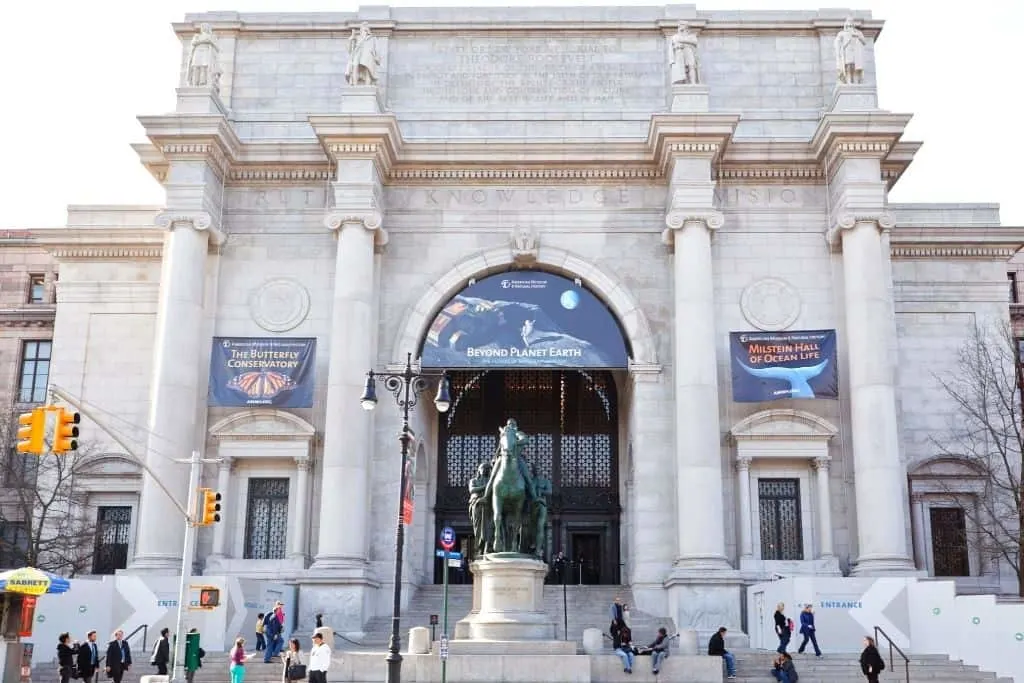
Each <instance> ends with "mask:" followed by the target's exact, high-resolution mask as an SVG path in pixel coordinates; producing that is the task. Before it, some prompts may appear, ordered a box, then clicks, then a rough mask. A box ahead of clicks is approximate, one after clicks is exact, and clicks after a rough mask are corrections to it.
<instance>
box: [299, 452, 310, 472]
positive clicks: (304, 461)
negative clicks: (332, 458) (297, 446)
mask: <svg viewBox="0 0 1024 683" xmlns="http://www.w3.org/2000/svg"><path fill="white" fill-rule="evenodd" d="M312 467H313V459H312V458H310V457H309V456H308V455H302V456H299V457H297V458H295V469H297V470H299V471H300V472H309V470H310V469H312Z"/></svg>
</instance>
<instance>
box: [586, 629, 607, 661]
mask: <svg viewBox="0 0 1024 683" xmlns="http://www.w3.org/2000/svg"><path fill="white" fill-rule="evenodd" d="M602 650H604V633H602V632H601V629H599V628H588V629H586V630H584V631H583V651H584V652H586V653H587V654H588V655H599V654H601V652H602Z"/></svg>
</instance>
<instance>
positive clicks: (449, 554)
mask: <svg viewBox="0 0 1024 683" xmlns="http://www.w3.org/2000/svg"><path fill="white" fill-rule="evenodd" d="M434 555H436V556H437V557H447V558H448V559H449V560H461V559H462V553H455V552H447V551H445V550H435V551H434Z"/></svg>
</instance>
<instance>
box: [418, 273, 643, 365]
mask: <svg viewBox="0 0 1024 683" xmlns="http://www.w3.org/2000/svg"><path fill="white" fill-rule="evenodd" d="M628 360H629V354H628V353H627V350H626V342H625V339H624V338H623V334H622V330H621V328H620V327H619V324H618V321H617V320H616V319H615V316H614V315H613V314H612V312H611V311H609V310H608V307H607V306H605V305H604V304H603V303H602V302H601V301H600V300H599V299H598V298H597V297H596V296H594V295H593V294H592V293H591V292H590V291H589V290H587V289H586V288H584V287H583V286H582V285H580V284H577V283H576V282H574V281H573V280H570V279H568V278H564V277H562V276H560V275H554V274H553V273H547V272H544V271H539V270H521V271H515V272H509V273H498V274H496V275H491V276H489V277H485V278H483V279H482V280H480V281H478V282H475V283H471V284H469V285H468V286H467V287H465V288H464V289H463V290H462V291H461V292H459V293H458V294H456V295H455V296H454V297H452V299H451V300H450V301H449V302H448V303H447V304H446V305H445V307H444V308H443V309H442V310H441V312H440V313H438V314H437V317H435V318H434V322H433V324H431V326H430V330H429V331H428V332H427V338H426V339H425V340H424V343H423V351H422V359H421V366H422V367H425V368H426V367H431V368H625V367H626V366H627V363H628Z"/></svg>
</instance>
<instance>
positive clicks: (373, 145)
mask: <svg viewBox="0 0 1024 683" xmlns="http://www.w3.org/2000/svg"><path fill="white" fill-rule="evenodd" d="M309 125H311V126H312V127H313V131H314V132H315V133H316V136H317V139H318V140H319V141H320V145H321V146H322V147H323V150H324V152H325V153H326V155H327V158H328V159H329V160H330V161H331V163H332V164H337V163H338V162H339V161H341V160H347V159H369V160H372V161H373V163H374V166H376V168H377V174H378V175H379V176H380V177H381V178H382V179H383V178H387V177H388V176H389V174H390V173H391V169H392V168H393V167H394V165H395V163H396V161H397V160H398V159H399V157H401V156H402V155H403V147H404V146H405V141H404V140H403V138H402V131H401V130H400V129H399V127H398V119H397V118H396V117H395V115H394V114H392V113H386V114H333V115H323V116H310V117H309Z"/></svg>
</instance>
